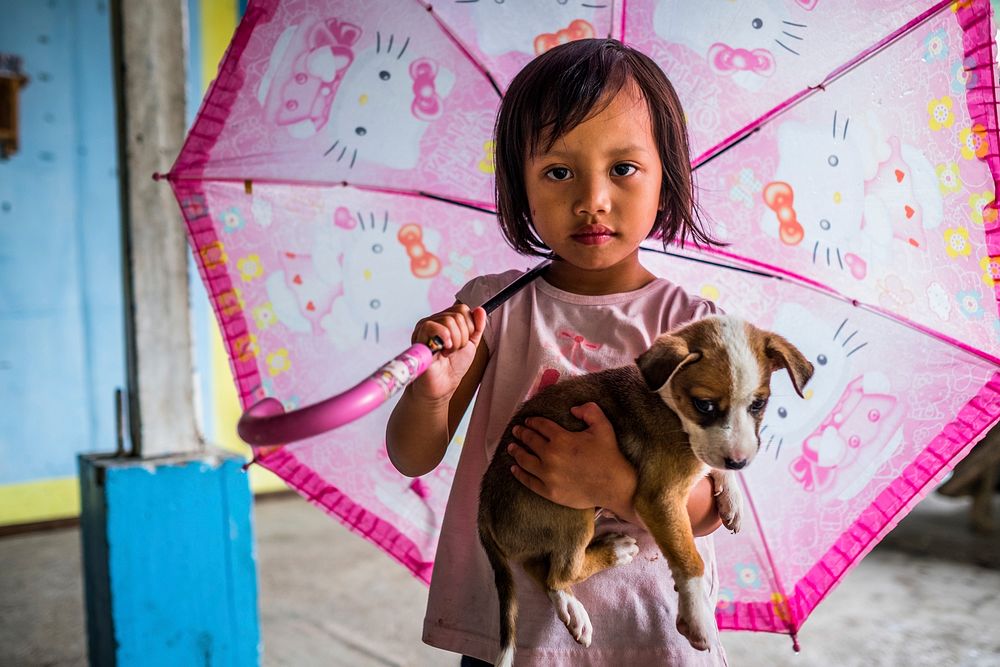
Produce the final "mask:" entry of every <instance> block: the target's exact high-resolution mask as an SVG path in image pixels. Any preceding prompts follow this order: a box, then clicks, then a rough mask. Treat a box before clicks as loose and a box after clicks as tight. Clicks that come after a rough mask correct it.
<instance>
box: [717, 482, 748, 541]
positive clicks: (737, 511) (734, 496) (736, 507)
mask: <svg viewBox="0 0 1000 667" xmlns="http://www.w3.org/2000/svg"><path fill="white" fill-rule="evenodd" d="M710 474H711V476H712V483H713V484H714V485H715V499H716V500H715V502H716V504H717V505H718V507H719V517H720V518H721V519H722V525H723V526H725V527H726V528H728V529H729V530H731V531H732V532H734V533H738V532H740V526H741V524H742V521H743V491H741V490H740V486H739V482H738V481H737V479H736V475H734V474H733V473H731V472H725V471H722V470H712V472H711V473H710Z"/></svg>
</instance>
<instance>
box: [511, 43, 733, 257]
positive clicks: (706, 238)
mask: <svg viewBox="0 0 1000 667" xmlns="http://www.w3.org/2000/svg"><path fill="white" fill-rule="evenodd" d="M632 82H634V83H635V85H636V86H638V88H639V90H640V91H641V92H642V95H643V97H644V98H645V100H646V105H647V106H648V108H649V116H650V118H651V120H652V129H653V137H654V138H655V140H656V144H657V147H658V149H659V153H660V162H661V163H662V165H663V179H662V186H661V190H660V205H659V210H658V211H657V214H656V222H655V224H654V225H653V229H652V231H651V232H650V236H651V237H652V236H656V235H660V236H661V237H662V239H663V244H664V246H666V245H667V244H669V243H671V242H673V241H678V242H679V243H680V244H681V245H683V244H684V242H685V241H686V240H688V239H690V240H693V241H694V242H695V243H698V244H701V245H720V244H719V242H718V241H716V240H715V239H713V238H712V237H711V236H710V235H709V234H708V233H707V232H706V231H705V229H704V228H703V224H702V222H701V216H700V215H699V211H698V206H697V202H696V200H695V192H694V181H693V179H692V177H691V157H690V154H689V150H688V137H687V127H686V126H685V124H684V111H683V109H682V108H681V103H680V100H679V99H678V98H677V93H676V92H674V87H673V86H672V85H671V84H670V81H668V80H667V77H666V75H664V73H663V70H661V69H660V68H659V66H658V65H657V64H656V63H655V62H653V61H652V60H651V59H650V58H649V57H648V56H646V55H645V54H643V53H640V52H639V51H636V50H635V49H633V48H631V47H628V46H625V45H624V44H622V43H621V42H619V41H618V40H614V39H581V40H578V41H575V42H568V43H566V44H561V45H559V46H557V47H555V48H553V49H552V50H550V51H547V52H546V53H544V54H542V55H540V56H538V57H537V58H535V59H534V60H532V61H531V62H530V63H528V64H527V65H526V66H525V68H524V69H522V70H521V71H520V72H519V73H518V74H517V76H515V77H514V80H513V81H512V82H511V84H510V87H509V88H508V89H507V93H506V95H505V96H504V98H503V101H501V103H500V110H499V112H498V114H497V122H496V127H495V131H494V135H495V138H496V141H495V151H496V153H495V154H496V182H497V195H496V196H497V218H498V219H499V221H500V229H501V231H502V232H503V235H504V237H505V238H506V239H507V242H508V243H509V244H510V246H511V247H512V248H514V250H516V251H517V252H519V253H521V254H524V255H538V256H549V255H550V254H551V253H550V250H549V248H548V247H546V245H545V244H544V243H543V242H542V240H541V239H540V238H538V235H537V234H536V233H535V230H534V227H533V225H532V223H531V211H530V210H529V207H528V195H527V191H526V189H525V187H524V164H525V162H526V160H527V158H528V157H530V156H532V155H537V154H538V153H544V152H547V151H548V150H549V149H551V148H552V146H553V144H555V142H556V141H557V140H558V139H559V137H561V136H562V135H564V134H565V133H567V132H569V131H570V130H572V129H573V128H575V127H576V126H577V125H579V124H580V123H582V122H583V121H585V120H586V119H587V118H589V117H590V116H592V115H593V114H594V113H598V112H600V110H601V108H603V106H604V105H607V104H609V103H610V102H611V99H612V98H613V97H614V96H615V95H616V94H617V93H618V92H619V91H620V90H622V89H623V88H625V87H626V86H627V85H629V84H630V83H632Z"/></svg>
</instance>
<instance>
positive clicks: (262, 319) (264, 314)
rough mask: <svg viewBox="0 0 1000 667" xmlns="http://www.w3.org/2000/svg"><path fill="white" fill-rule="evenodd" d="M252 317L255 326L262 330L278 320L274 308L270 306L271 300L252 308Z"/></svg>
mask: <svg viewBox="0 0 1000 667" xmlns="http://www.w3.org/2000/svg"><path fill="white" fill-rule="evenodd" d="M253 319H254V322H256V323H257V328H258V329H260V330H261V331H264V330H265V329H267V328H268V327H269V326H271V325H272V324H274V323H275V322H277V321H278V316H277V315H275V314H274V308H273V307H272V306H271V302H270V301H268V302H267V303H265V304H262V305H260V306H257V307H256V308H254V309H253Z"/></svg>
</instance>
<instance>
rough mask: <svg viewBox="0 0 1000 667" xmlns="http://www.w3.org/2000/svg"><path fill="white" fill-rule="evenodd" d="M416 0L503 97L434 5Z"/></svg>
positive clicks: (422, 0)
mask: <svg viewBox="0 0 1000 667" xmlns="http://www.w3.org/2000/svg"><path fill="white" fill-rule="evenodd" d="M416 1H417V2H418V3H419V4H420V5H422V6H423V8H424V9H426V10H427V12H428V13H429V14H430V15H431V17H432V18H433V19H434V20H435V21H436V22H437V24H438V27H440V28H441V31H442V32H443V33H444V34H445V35H446V36H447V37H448V39H450V40H451V41H452V42H454V44H455V46H456V47H458V49H459V50H460V51H461V52H462V54H463V55H464V56H465V57H466V58H468V59H469V62H471V63H472V64H473V65H475V66H476V68H478V69H479V71H480V72H482V74H483V76H485V77H486V80H487V81H489V83H490V85H491V86H493V90H495V91H496V94H497V96H499V97H503V93H502V92H501V91H500V86H499V85H497V82H496V80H495V79H494V78H493V75H492V74H491V73H490V71H489V70H488V69H486V65H484V64H483V63H481V62H479V59H478V58H476V56H474V55H473V54H472V51H471V50H470V49H469V47H467V46H466V45H465V43H464V42H463V41H462V40H460V39H459V38H458V35H456V34H455V33H454V32H452V30H451V28H450V27H449V26H448V24H447V23H445V22H444V20H442V18H441V17H440V16H439V15H438V13H437V12H435V11H434V7H433V6H432V5H430V4H428V3H427V2H425V1H424V0H416Z"/></svg>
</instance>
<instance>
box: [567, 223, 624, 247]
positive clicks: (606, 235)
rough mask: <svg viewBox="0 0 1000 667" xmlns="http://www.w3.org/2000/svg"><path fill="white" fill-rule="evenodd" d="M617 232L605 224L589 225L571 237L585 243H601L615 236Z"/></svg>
mask: <svg viewBox="0 0 1000 667" xmlns="http://www.w3.org/2000/svg"><path fill="white" fill-rule="evenodd" d="M614 236H615V233H614V232H613V231H611V230H610V229H608V228H607V227H605V226H604V225H587V226H586V227H583V228H581V229H580V230H579V231H577V232H576V233H575V234H573V235H572V236H571V237H570V238H572V239H573V240H574V241H576V242H577V243H582V244H583V245H601V244H603V243H607V242H608V241H610V240H611V239H612V238H614Z"/></svg>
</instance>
